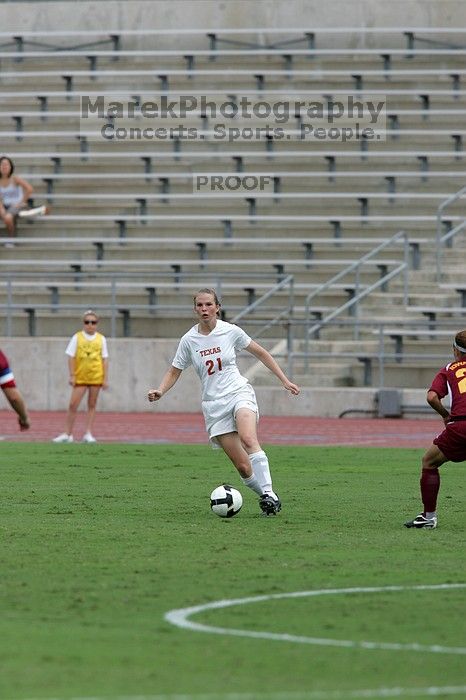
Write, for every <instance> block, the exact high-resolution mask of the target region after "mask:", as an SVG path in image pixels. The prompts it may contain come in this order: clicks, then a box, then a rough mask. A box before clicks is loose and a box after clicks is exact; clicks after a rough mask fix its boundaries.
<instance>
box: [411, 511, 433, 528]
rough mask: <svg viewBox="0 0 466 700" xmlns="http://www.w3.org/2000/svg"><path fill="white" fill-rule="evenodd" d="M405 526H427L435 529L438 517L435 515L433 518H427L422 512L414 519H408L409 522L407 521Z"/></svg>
mask: <svg viewBox="0 0 466 700" xmlns="http://www.w3.org/2000/svg"><path fill="white" fill-rule="evenodd" d="M405 527H417V528H421V527H425V528H428V529H430V530H433V529H434V528H435V527H437V517H436V516H435V515H434V517H433V518H426V516H425V515H423V514H422V513H420V514H419V515H416V517H415V518H414V520H408V522H407V523H405Z"/></svg>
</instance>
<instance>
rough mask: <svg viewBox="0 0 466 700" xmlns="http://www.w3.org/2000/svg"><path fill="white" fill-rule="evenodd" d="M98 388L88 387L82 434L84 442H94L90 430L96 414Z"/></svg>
mask: <svg viewBox="0 0 466 700" xmlns="http://www.w3.org/2000/svg"><path fill="white" fill-rule="evenodd" d="M99 392H100V386H90V387H89V393H88V395H87V417H86V430H85V432H84V438H83V440H84V442H95V438H94V436H93V434H92V428H93V426H94V419H95V413H96V406H97V399H98V397H99Z"/></svg>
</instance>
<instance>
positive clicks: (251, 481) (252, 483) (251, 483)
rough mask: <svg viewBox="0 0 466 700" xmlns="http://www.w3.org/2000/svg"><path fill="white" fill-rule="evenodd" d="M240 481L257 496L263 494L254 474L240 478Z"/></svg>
mask: <svg viewBox="0 0 466 700" xmlns="http://www.w3.org/2000/svg"><path fill="white" fill-rule="evenodd" d="M241 481H242V482H243V484H244V485H245V486H247V487H248V488H250V489H252V490H253V491H254V493H257V495H258V496H262V494H263V493H264V492H263V490H262V488H261V485H260V483H259V481H258V480H257V478H256V476H255V475H254V472H253V473H252V476H248V477H244V476H242V477H241Z"/></svg>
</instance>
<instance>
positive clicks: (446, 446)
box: [433, 420, 466, 462]
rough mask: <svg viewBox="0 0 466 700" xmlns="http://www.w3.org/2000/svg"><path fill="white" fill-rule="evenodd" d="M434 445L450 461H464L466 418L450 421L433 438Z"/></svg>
mask: <svg viewBox="0 0 466 700" xmlns="http://www.w3.org/2000/svg"><path fill="white" fill-rule="evenodd" d="M433 442H434V445H437V447H438V448H439V450H441V451H442V452H443V454H444V455H445V457H446V458H447V459H448V460H449V461H450V462H465V461H466V420H458V421H452V422H451V423H448V424H447V426H446V427H445V430H444V431H443V433H440V435H437V437H436V438H435V439H434V441H433Z"/></svg>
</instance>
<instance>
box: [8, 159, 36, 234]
mask: <svg viewBox="0 0 466 700" xmlns="http://www.w3.org/2000/svg"><path fill="white" fill-rule="evenodd" d="M14 170H15V166H14V163H13V161H12V160H11V158H8V157H7V156H2V157H1V158H0V218H1V219H2V221H4V223H5V226H6V230H7V234H8V236H10V237H12V236H15V235H16V219H17V216H18V214H19V212H20V210H21V209H23V208H24V207H26V206H27V202H28V199H29V198H30V196H31V195H32V193H33V191H34V188H33V187H32V185H30V184H29V182H27V181H26V180H24V179H23V178H22V177H18V175H13V173H14Z"/></svg>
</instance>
